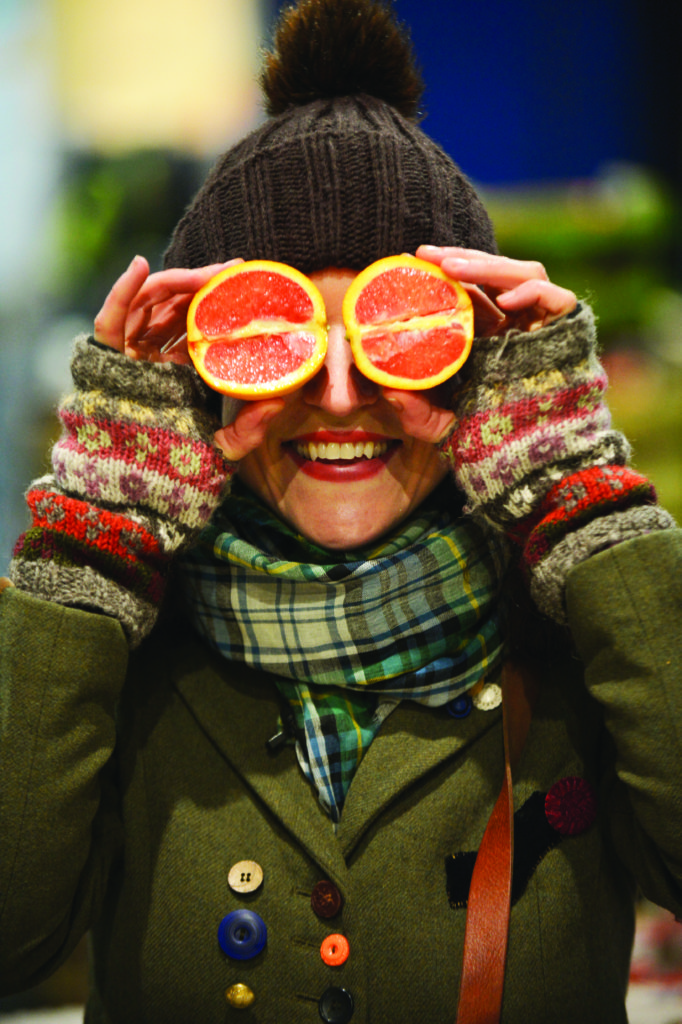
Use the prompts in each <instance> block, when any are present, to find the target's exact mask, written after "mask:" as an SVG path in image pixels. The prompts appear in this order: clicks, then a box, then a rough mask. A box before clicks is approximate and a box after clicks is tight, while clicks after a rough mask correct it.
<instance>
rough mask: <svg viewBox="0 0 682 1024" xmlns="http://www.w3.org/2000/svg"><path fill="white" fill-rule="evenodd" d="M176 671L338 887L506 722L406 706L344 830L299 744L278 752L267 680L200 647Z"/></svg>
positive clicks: (371, 763)
mask: <svg viewBox="0 0 682 1024" xmlns="http://www.w3.org/2000/svg"><path fill="white" fill-rule="evenodd" d="M172 674H173V678H174V684H175V687H176V689H177V691H178V692H179V694H180V695H181V697H182V698H183V700H184V702H185V704H186V705H187V707H188V708H189V709H190V711H191V713H192V714H193V716H194V718H195V719H196V721H197V722H198V724H199V725H200V727H201V728H202V729H203V731H204V732H205V733H206V735H207V736H208V737H209V738H210V740H211V741H212V743H213V744H214V745H215V746H216V747H217V749H218V750H219V751H220V752H221V754H222V755H223V757H224V758H225V760H226V761H227V762H229V764H230V765H231V767H232V768H233V769H234V771H235V772H236V773H237V774H239V776H240V777H241V778H242V779H243V780H244V783H245V784H246V785H247V786H248V787H249V788H250V789H251V790H252V791H253V792H254V793H255V794H256V795H257V796H258V798H259V799H260V800H261V801H262V802H263V804H264V805H265V806H266V807H267V808H268V810H269V812H270V813H271V814H273V815H274V816H275V817H276V818H277V819H278V820H279V822H280V823H281V824H282V826H283V827H284V828H285V829H286V830H287V831H288V832H289V833H290V834H291V835H292V836H293V837H294V838H295V839H296V841H297V842H298V843H299V844H300V845H301V846H303V847H304V848H305V850H306V851H307V853H308V854H309V855H310V856H311V857H312V858H313V859H314V860H315V861H316V862H317V863H318V864H319V866H320V867H321V869H322V870H323V871H324V872H325V874H326V875H327V876H328V877H330V878H332V879H334V880H336V881H338V882H342V881H343V875H344V874H345V872H346V863H347V862H348V860H349V859H350V858H351V856H352V854H353V851H354V849H355V848H356V846H357V844H358V843H359V841H360V839H361V838H362V836H363V835H364V834H365V832H366V831H367V829H368V828H369V827H370V825H371V824H372V822H374V821H375V820H376V819H377V817H378V816H379V815H380V814H381V813H382V812H383V811H385V810H386V809H387V808H388V807H389V806H390V805H391V803H393V802H394V801H395V800H396V799H397V798H398V797H399V796H400V795H401V794H402V793H404V792H405V791H406V790H407V789H408V788H409V787H411V786H414V784H415V783H417V782H418V781H419V780H420V779H424V778H425V777H426V776H428V775H429V773H431V772H433V771H434V770H435V769H436V768H438V767H439V766H440V765H443V764H445V762H447V761H449V760H450V761H452V762H453V764H455V763H456V762H457V760H459V759H460V758H461V757H462V756H463V755H464V754H465V752H466V750H467V748H468V747H469V746H470V744H471V743H472V742H474V741H475V740H476V739H477V738H478V737H479V736H480V735H482V734H483V733H484V732H486V731H487V730H489V729H490V728H493V727H494V726H495V725H496V724H497V722H499V720H500V717H501V714H500V709H499V708H498V709H497V710H496V711H493V712H476V711H474V712H473V713H472V714H471V715H469V716H468V717H467V718H464V719H454V718H451V717H450V716H449V715H447V713H446V712H445V711H442V710H430V709H428V708H425V707H422V706H420V705H415V704H411V703H410V702H403V704H401V705H400V706H399V707H398V708H396V710H395V711H394V712H393V713H392V714H391V715H390V716H389V718H388V719H387V720H386V721H385V722H384V723H383V725H382V727H381V729H380V731H379V733H378V735H377V736H376V737H375V739H374V740H373V742H372V744H371V746H370V748H369V750H368V751H367V752H366V753H365V755H364V757H363V759H362V761H361V763H360V765H359V767H358V770H357V772H356V774H355V776H354V778H353V781H352V783H351V787H350V790H349V792H348V795H347V797H346V802H345V805H344V809H343V813H342V816H341V822H340V823H339V825H338V826H337V828H336V832H335V830H334V826H333V824H332V822H331V821H330V819H329V818H328V817H327V815H326V814H325V813H324V811H323V810H322V808H321V807H320V805H319V803H318V801H317V797H316V794H315V792H314V790H313V789H312V788H311V786H310V784H309V783H308V782H307V780H306V779H305V777H304V776H303V773H302V771H301V769H300V767H299V765H298V762H297V759H296V755H295V751H294V748H293V746H292V745H286V746H284V747H282V748H280V749H279V750H278V751H277V752H275V753H273V752H271V751H270V750H269V749H268V746H267V741H268V739H269V738H270V737H272V736H273V735H274V734H275V733H276V732H277V731H278V716H279V711H280V704H279V700H278V696H277V691H276V688H275V686H274V684H273V682H272V680H271V679H270V678H269V677H268V676H267V675H266V674H264V673H262V672H257V671H254V670H253V669H250V668H249V667H247V666H246V665H243V664H241V663H236V662H228V661H226V660H225V659H223V658H221V656H220V655H218V654H214V653H213V652H211V651H209V650H208V649H207V648H206V646H205V645H203V644H202V643H200V642H199V641H192V642H191V644H190V645H189V646H188V647H186V648H184V650H183V653H182V657H180V658H179V659H176V660H175V661H174V664H173V668H172ZM425 741H427V742H425ZM500 742H501V741H500Z"/></svg>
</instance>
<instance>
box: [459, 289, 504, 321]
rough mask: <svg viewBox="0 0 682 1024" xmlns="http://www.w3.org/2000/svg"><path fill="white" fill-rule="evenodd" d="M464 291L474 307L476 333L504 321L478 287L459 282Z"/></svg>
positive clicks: (493, 304) (500, 313)
mask: <svg viewBox="0 0 682 1024" xmlns="http://www.w3.org/2000/svg"><path fill="white" fill-rule="evenodd" d="M459 283H460V284H461V285H462V287H463V288H464V289H465V290H466V292H467V294H468V295H469V298H470V299H471V302H472V305H473V307H474V322H475V324H476V333H477V334H481V333H483V332H484V331H486V330H488V329H489V328H491V327H496V326H497V325H498V324H500V323H501V322H502V320H504V313H502V312H501V311H500V310H499V309H498V308H497V306H496V305H495V303H494V302H493V300H492V299H489V298H488V296H487V295H486V294H485V292H483V291H481V289H480V288H479V287H478V285H474V284H468V283H465V282H464V281H461V282H459Z"/></svg>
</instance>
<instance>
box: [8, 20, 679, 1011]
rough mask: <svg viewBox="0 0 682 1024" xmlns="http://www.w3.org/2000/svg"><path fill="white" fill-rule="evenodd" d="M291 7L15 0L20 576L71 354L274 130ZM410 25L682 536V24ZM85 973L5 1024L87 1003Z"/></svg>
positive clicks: (673, 990) (641, 980)
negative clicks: (274, 87)
mask: <svg viewBox="0 0 682 1024" xmlns="http://www.w3.org/2000/svg"><path fill="white" fill-rule="evenodd" d="M280 6H281V5H280V4H279V3H277V0H117V2H116V3H113V2H109V0H0V127H1V129H2V150H1V155H0V563H1V564H0V574H1V573H2V572H4V571H5V569H6V565H7V561H8V559H9V557H10V554H11V548H12V544H13V542H14V540H15V539H16V537H17V535H18V534H19V532H20V531H21V530H22V529H23V528H24V527H25V525H26V519H25V513H24V506H23V499H22V493H23V491H24V489H25V488H26V486H27V484H28V482H29V481H30V479H31V478H32V477H34V476H36V475H37V474H39V473H42V472H44V471H46V469H47V467H48V453H49V449H50V445H51V442H52V440H53V439H54V438H55V436H56V433H57V427H56V420H55V416H54V407H55V404H56V402H57V400H58V398H59V396H60V394H61V393H62V392H63V391H64V390H65V389H66V388H67V387H68V385H69V378H68V372H67V366H68V355H69V350H70V345H71V341H72V338H73V337H74V335H75V334H77V333H78V332H79V331H81V330H89V328H90V325H91V323H92V319H93V316H94V314H95V313H96V311H97V310H98V309H99V307H100V305H101V303H102V300H103V299H104V297H105V295H106V293H107V291H108V289H109V287H110V285H111V283H112V282H113V280H114V279H115V278H116V277H117V276H118V274H119V273H120V272H121V271H122V270H123V269H124V268H125V267H126V266H127V264H128V263H129V262H130V260H131V258H132V257H133V256H134V255H135V254H136V253H142V254H144V255H146V256H147V257H148V258H149V260H150V262H151V263H152V265H153V266H154V268H158V267H159V265H160V257H161V254H162V252H163V250H164V248H165V245H166V243H167V240H168V237H169V235H170V232H171V230H172V227H173V225H174V224H175V222H176V221H177V219H178V217H179V216H180V214H181V213H182V211H183V209H184V207H185V205H186V204H187V203H188V201H189V200H190V198H191V196H192V194H193V193H194V191H195V189H196V188H197V187H198V185H199V183H200V182H201V180H202V178H203V176H204V175H205V173H206V170H207V169H208V167H209V166H210V164H211V163H212V161H213V159H214V158H215V156H216V155H217V154H218V153H219V152H220V151H221V150H223V149H225V148H227V147H228V146H229V145H231V144H232V143H233V142H234V141H236V139H237V138H239V137H240V136H241V135H243V134H244V133H245V132H246V131H247V130H249V129H250V128H251V127H254V126H255V125H257V124H258V123H259V121H260V120H261V119H262V112H261V110H260V107H259V94H258V88H257V81H256V79H257V73H258V67H259V61H260V56H259V53H260V47H261V46H262V45H263V43H264V42H265V41H267V39H268V26H269V24H270V23H271V21H272V18H273V16H274V14H275V13H276V11H277V9H278V8H279V7H280ZM395 7H396V10H397V12H398V14H399V15H400V17H401V18H402V19H403V20H404V21H406V22H407V23H408V24H409V25H410V26H411V29H412V37H413V41H414V44H415V49H416V51H417V55H418V58H419V60H420V62H421V64H422V67H423V71H424V77H425V80H426V85H427V90H426V95H425V102H424V105H425V110H426V118H425V120H424V124H423V127H424V128H425V130H426V131H427V132H429V134H431V135H432V136H433V137H435V138H436V139H437V140H438V141H439V142H440V143H441V144H442V145H443V146H444V148H445V149H446V150H447V151H448V152H449V153H450V154H451V155H452V156H453V157H454V158H455V159H456V160H457V161H458V163H459V164H460V165H461V166H462V168H463V169H464V170H465V172H466V173H467V174H468V175H469V177H471V178H472V179H473V180H474V182H475V183H476V184H477V186H478V187H479V188H480V190H481V192H482V194H483V196H484V198H485V200H486V202H487V205H488V208H489V210H490V212H491V214H492V216H493V219H494V221H495V223H496V227H497V232H498V239H499V243H500V248H501V250H502V251H503V252H504V253H506V254H507V255H510V256H516V257H520V258H532V259H538V260H541V261H543V262H544V263H545V265H546V267H547V270H548V272H549V274H550V277H551V278H552V279H554V280H556V281H557V282H558V283H560V284H564V285H566V286H568V287H570V288H573V289H574V290H576V291H577V292H578V294H579V295H580V296H581V297H584V298H587V299H589V301H591V302H592V304H593V305H594V307H595V309H596V312H597V314H598V316H599V321H600V336H601V343H602V346H603V353H604V360H605V362H606V364H607V367H608V370H609V373H610V378H611V389H610V404H611V407H612V409H613V413H614V419H615V422H616V425H617V426H619V427H620V428H621V429H623V430H624V431H625V432H626V433H627V434H628V436H629V437H630V439H631V440H632V442H633V445H634V452H635V457H634V461H635V465H636V466H637V467H638V468H639V469H640V470H641V471H642V472H644V473H646V474H648V475H649V476H651V477H652V478H653V480H654V482H655V483H656V485H657V488H658V492H659V497H660V500H661V502H662V503H663V504H664V505H665V506H666V507H668V508H669V509H670V510H671V511H672V512H673V514H675V515H676V516H677V518H678V520H681V521H682V468H681V467H682V237H681V234H680V201H681V191H682V63H681V62H680V58H679V53H680V44H681V43H682V5H675V6H672V5H669V6H668V7H667V8H666V13H665V16H663V15H662V14H661V13H660V12H658V13H655V14H654V13H652V12H653V10H654V9H653V8H652V5H651V4H650V3H648V2H646V3H645V2H644V0H589V2H588V0H553V2H551V3H549V2H540V0H519V2H518V3H514V4H510V3H509V2H508V0H479V2H478V3H467V2H465V0H445V2H444V0H395ZM642 921H643V923H642V928H641V930H640V932H639V933H638V942H639V946H638V951H639V952H638V955H639V961H638V963H639V966H638V968H637V971H638V973H637V977H636V978H635V981H636V987H633V993H632V997H631V1002H632V1005H631V1014H632V1019H633V1021H636V1020H645V1019H647V1020H649V1019H651V1020H656V1021H661V1022H662V1021H670V1022H672V1021H677V1020H682V1010H681V1009H680V1006H681V1005H682V1003H681V1002H680V1000H679V995H678V987H679V986H680V977H681V976H682V975H681V971H680V967H681V965H682V955H680V952H679V940H678V933H677V928H678V926H677V925H675V924H674V923H673V922H671V921H670V920H668V918H667V917H664V918H661V917H660V915H659V914H658V913H657V912H654V911H653V910H652V909H651V908H645V907H643V908H642ZM645 926H646V927H645ZM661 934H664V935H665V943H663V942H662V941H661V940H660V935H661ZM652 936H654V938H651V937H652ZM656 936H658V938H656ZM83 959H84V954H83V952H82V951H79V954H78V955H77V956H76V957H75V958H74V961H73V963H72V964H70V965H67V967H66V968H65V969H63V970H62V971H61V972H60V974H59V975H58V976H57V977H56V978H55V979H54V980H53V981H52V982H51V983H49V984H47V985H45V986H43V987H41V989H39V990H36V991H35V992H33V993H30V994H28V995H27V996H25V997H22V999H21V1000H14V1001H5V1002H4V1003H2V1002H0V1017H4V1016H8V1017H9V1015H10V1013H11V1011H12V1010H14V1009H17V1008H18V1006H19V1005H20V1004H21V1005H29V1004H30V1005H33V1006H39V1005H44V1004H47V1005H59V1004H63V1003H70V1002H75V1003H78V1002H80V1000H81V999H82V995H83V984H84V983H83ZM642 965H643V966H642ZM647 986H652V987H651V992H650V991H649V988H648V987H647ZM651 993H653V994H652V995H651V998H652V999H654V1000H655V1009H654V1010H652V1009H651V1006H650V1001H649V996H650V994H651ZM662 993H665V999H664V997H663V995H662ZM656 1000H657V1001H656ZM661 1000H663V1002H662V1001H661ZM666 1000H667V1001H666ZM664 1003H665V1006H664ZM651 1005H654V1004H651ZM647 1014H653V1015H650V1016H647Z"/></svg>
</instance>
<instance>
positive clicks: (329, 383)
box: [303, 324, 380, 417]
mask: <svg viewBox="0 0 682 1024" xmlns="http://www.w3.org/2000/svg"><path fill="white" fill-rule="evenodd" d="M379 391H380V388H379V385H378V384H375V383H374V381H371V380H368V379H367V377H365V376H363V374H361V373H360V371H359V370H358V368H357V366H356V365H355V363H354V362H353V356H352V353H351V349H350V344H349V342H348V339H347V338H346V332H345V328H344V327H343V325H342V324H332V325H331V326H330V328H329V334H328V339H327V355H326V358H325V361H324V364H323V365H322V367H321V369H320V370H318V372H317V373H316V374H315V376H314V377H313V378H312V379H311V380H309V381H308V383H307V384H305V385H304V387H303V398H304V401H305V402H306V403H307V404H308V405H314V406H317V408H319V409H324V411H325V412H328V413H331V414H332V415H333V416H338V417H344V416H348V415H350V414H351V413H353V412H354V411H355V410H356V409H360V408H362V407H363V406H366V405H372V404H373V403H374V402H376V400H377V398H378V396H379Z"/></svg>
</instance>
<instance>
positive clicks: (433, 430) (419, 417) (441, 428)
mask: <svg viewBox="0 0 682 1024" xmlns="http://www.w3.org/2000/svg"><path fill="white" fill-rule="evenodd" d="M383 395H384V398H385V399H386V401H387V402H388V403H389V404H390V405H391V406H392V407H393V408H394V409H395V411H396V413H397V414H398V416H399V418H400V423H401V426H402V428H403V430H404V431H405V433H406V434H409V436H410V437H416V438H417V440H419V441H426V442H428V443H429V444H438V443H439V442H440V441H442V440H443V438H445V437H447V436H448V434H449V433H450V431H451V430H452V428H453V427H454V425H455V422H456V417H455V414H454V412H452V411H451V410H450V409H443V408H442V407H441V406H439V405H434V404H433V402H431V401H430V399H429V398H428V397H427V396H426V394H425V393H424V392H417V391H399V390H397V389H395V388H390V389H389V388H384V389H383Z"/></svg>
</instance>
